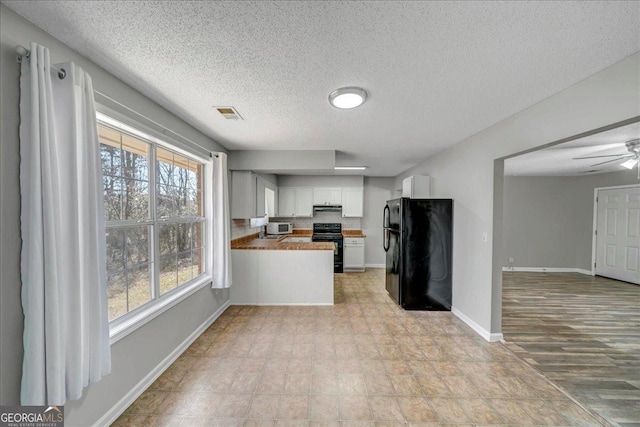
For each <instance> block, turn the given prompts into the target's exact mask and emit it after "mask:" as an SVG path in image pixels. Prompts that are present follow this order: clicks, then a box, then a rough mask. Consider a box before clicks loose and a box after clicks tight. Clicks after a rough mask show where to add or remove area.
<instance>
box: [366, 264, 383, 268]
mask: <svg viewBox="0 0 640 427" xmlns="http://www.w3.org/2000/svg"><path fill="white" fill-rule="evenodd" d="M364 266H365V267H366V268H386V267H387V265H386V264H365V265H364Z"/></svg>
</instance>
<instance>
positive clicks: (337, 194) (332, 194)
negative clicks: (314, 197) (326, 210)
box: [327, 188, 342, 205]
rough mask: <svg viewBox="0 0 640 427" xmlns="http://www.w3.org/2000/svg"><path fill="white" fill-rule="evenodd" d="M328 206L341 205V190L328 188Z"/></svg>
mask: <svg viewBox="0 0 640 427" xmlns="http://www.w3.org/2000/svg"><path fill="white" fill-rule="evenodd" d="M327 192H328V193H329V204H330V205H341V204H342V188H328V189H327Z"/></svg>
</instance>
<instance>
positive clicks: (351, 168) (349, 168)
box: [334, 166, 367, 171]
mask: <svg viewBox="0 0 640 427" xmlns="http://www.w3.org/2000/svg"><path fill="white" fill-rule="evenodd" d="M366 168H367V167H366V166H336V167H334V169H335V170H337V171H363V170H365V169H366Z"/></svg>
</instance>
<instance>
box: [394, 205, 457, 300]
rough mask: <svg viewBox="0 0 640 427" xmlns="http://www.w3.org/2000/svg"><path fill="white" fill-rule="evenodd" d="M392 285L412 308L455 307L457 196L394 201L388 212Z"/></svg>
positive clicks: (395, 291) (397, 294)
mask: <svg viewBox="0 0 640 427" xmlns="http://www.w3.org/2000/svg"><path fill="white" fill-rule="evenodd" d="M383 223H384V228H383V235H384V237H383V241H384V242H383V245H384V250H385V252H386V279H385V280H386V281H385V284H386V288H387V292H388V293H389V296H390V297H391V298H392V299H393V300H394V301H395V302H396V303H398V304H399V305H400V306H401V307H402V308H404V309H407V310H447V311H450V310H451V246H452V237H453V200H451V199H409V198H405V197H403V198H401V199H394V200H389V201H388V202H387V205H386V206H385V208H384V214H383Z"/></svg>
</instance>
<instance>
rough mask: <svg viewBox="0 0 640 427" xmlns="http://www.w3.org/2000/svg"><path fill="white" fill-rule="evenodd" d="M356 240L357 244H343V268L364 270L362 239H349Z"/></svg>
mask: <svg viewBox="0 0 640 427" xmlns="http://www.w3.org/2000/svg"><path fill="white" fill-rule="evenodd" d="M350 240H354V241H356V240H357V241H358V243H357V244H352V243H348V242H347V241H345V244H344V268H345V270H364V239H350Z"/></svg>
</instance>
